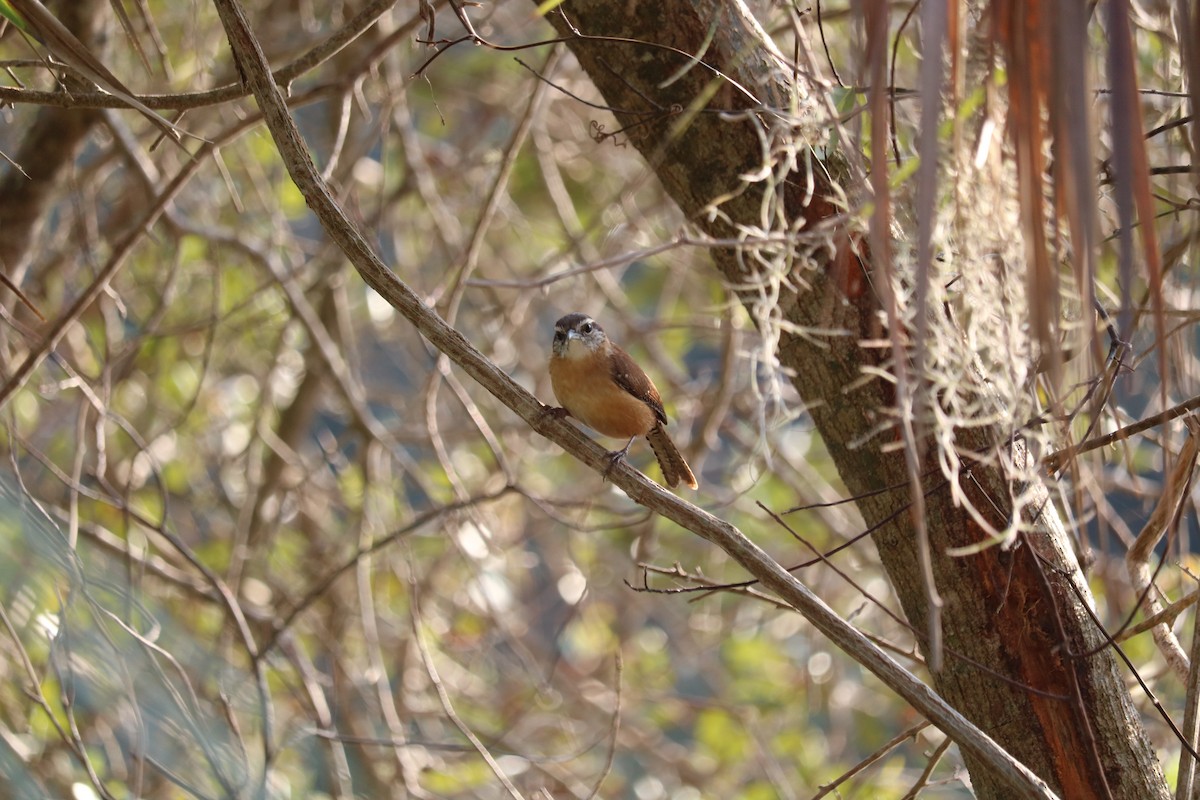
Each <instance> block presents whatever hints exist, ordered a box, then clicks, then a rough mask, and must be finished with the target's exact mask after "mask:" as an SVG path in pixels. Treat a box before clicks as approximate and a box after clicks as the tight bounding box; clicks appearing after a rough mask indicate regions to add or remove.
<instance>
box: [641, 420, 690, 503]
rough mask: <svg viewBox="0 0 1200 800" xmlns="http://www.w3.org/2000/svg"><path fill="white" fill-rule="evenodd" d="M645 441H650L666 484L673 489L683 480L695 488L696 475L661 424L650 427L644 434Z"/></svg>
mask: <svg viewBox="0 0 1200 800" xmlns="http://www.w3.org/2000/svg"><path fill="white" fill-rule="evenodd" d="M646 441H648V442H650V447H651V449H653V450H654V457H655V458H657V459H658V466H659V467H661V468H662V474H663V480H664V481H666V483H667V486H670V487H671V488H672V489H674V488H675V487H676V486H678V485H679V482H680V481H683V482H684V483H686V484H687V485H688V486H690V487H691V488H693V489H695V488H696V476H695V475H693V474H692V468H691V467H689V466H688V465H687V462H686V461H684V460H683V455H682V454H681V453H680V452H679V448H678V447H676V446H675V443H674V442H672V441H671V437H670V436H667V432H666V431H665V430H663V427H662V426H661V425H655V426H654V427H653V428H651V429H650V432H649V433H648V434H646Z"/></svg>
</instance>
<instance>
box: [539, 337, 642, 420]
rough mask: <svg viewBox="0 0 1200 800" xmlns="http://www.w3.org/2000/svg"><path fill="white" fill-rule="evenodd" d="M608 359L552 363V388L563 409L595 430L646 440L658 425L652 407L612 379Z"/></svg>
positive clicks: (561, 359) (561, 358) (559, 359)
mask: <svg viewBox="0 0 1200 800" xmlns="http://www.w3.org/2000/svg"><path fill="white" fill-rule="evenodd" d="M606 362H607V357H605V356H597V357H595V358H571V357H570V356H559V357H555V358H551V359H550V384H551V386H553V387H554V396H555V397H557V398H558V402H559V403H560V404H562V407H563V408H565V409H567V410H568V411H570V412H571V416H573V417H575V418H576V419H578V420H579V421H580V422H582V423H583V424H584V425H587V426H588V427H589V428H591V429H592V430H595V431H597V432H598V433H602V434H604V435H605V436H612V437H614V438H621V439H628V438H630V437H631V436H645V435H646V434H647V433H649V432H650V429H651V428H653V427H654V424H655V422H656V421H657V420H656V419H655V416H654V412H653V411H651V410H650V406H648V405H646V404H645V403H644V402H642V401H641V400H639V399H638V398H636V397H634V396H633V395H631V394H630V393H629V392H627V391H625V390H624V389H622V388H621V387H620V386H618V385H617V384H616V382H615V381H613V379H612V372H611V370H609V368H608V364H607V363H606Z"/></svg>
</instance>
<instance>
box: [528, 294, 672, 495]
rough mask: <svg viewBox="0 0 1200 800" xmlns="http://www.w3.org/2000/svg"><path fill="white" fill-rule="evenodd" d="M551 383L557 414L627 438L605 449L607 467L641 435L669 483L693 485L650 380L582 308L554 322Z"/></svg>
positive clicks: (609, 434)
mask: <svg viewBox="0 0 1200 800" xmlns="http://www.w3.org/2000/svg"><path fill="white" fill-rule="evenodd" d="M550 384H551V385H552V386H553V387H554V396H555V397H557V398H558V402H559V403H561V404H562V408H555V409H552V411H553V412H554V413H556V414H557V415H558V416H560V417H565V416H572V417H575V419H577V420H579V421H580V422H582V423H583V424H584V425H587V426H588V427H589V428H592V429H593V430H595V431H597V432H599V433H602V434H604V435H605V436H612V437H614V438H628V439H629V441H628V442H627V443H626V444H625V447H624V448H623V449H621V450H614V451H613V452H611V453H609V458H610V459H611V461H612V463H611V465H610V466H609V469H612V467H613V466H615V465H616V463H617V462H618V461H620V460H621V459H622V458H624V457H625V455H626V453H628V452H629V448H630V446H631V445H632V444H633V440H634V439H636V438H637V437H639V436H645V437H646V440H647V441H648V442H650V447H651V448H652V449H653V450H654V456H655V458H657V459H658V465H659V466H660V467H661V468H662V473H663V480H664V481H665V482H666V484H667V486H670V487H671V488H675V487H676V486H677V485H679V483H680V482H681V481H682V482H683V483H686V484H687V485H688V486H690V487H691V488H693V489H695V488H696V476H695V475H693V474H692V470H691V468H690V467H689V466H688V465H687V462H686V461H685V460H684V459H683V455H682V454H681V453H680V452H679V448H678V447H676V446H675V443H674V442H673V441H671V437H670V436H668V435H667V431H666V430H665V428H664V426H665V425H666V424H667V413H666V411H664V410H663V404H662V397H661V396H660V395H659V394H658V389H657V388H656V387H655V386H654V382H653V381H651V380H650V378H649V377H648V376H647V375H646V373H645V372H643V371H642V368H641V367H639V366H638V365H637V364H636V363H635V362H634V360H633V359H632V358H630V356H629V354H628V353H626V352H625V351H624V350H622V349H621V348H620V347H617V345H615V344H613V342H612V340H610V339H609V338H608V335H607V334H605V332H604V329H603V328H601V327H600V325H599V324H598V323H597V322H596V321H595V320H594V319H592V318H591V317H589V316H587V315H586V314H579V313H575V314H567V315H566V316H565V317H563V318H562V319H560V320H559V321H558V322H556V323H554V348H553V351H552V352H551V354H550Z"/></svg>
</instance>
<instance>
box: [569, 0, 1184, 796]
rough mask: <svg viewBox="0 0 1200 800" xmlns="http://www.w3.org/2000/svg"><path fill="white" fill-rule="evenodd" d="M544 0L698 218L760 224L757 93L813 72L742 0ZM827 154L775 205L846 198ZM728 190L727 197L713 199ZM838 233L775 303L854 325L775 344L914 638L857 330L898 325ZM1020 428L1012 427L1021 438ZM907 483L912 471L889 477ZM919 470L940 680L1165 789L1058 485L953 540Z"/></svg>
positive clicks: (1022, 745)
mask: <svg viewBox="0 0 1200 800" xmlns="http://www.w3.org/2000/svg"><path fill="white" fill-rule="evenodd" d="M564 14H565V19H564ZM548 18H549V20H550V21H551V22H552V23H553V24H554V25H555V26H556V28H557V29H558V31H559V32H560V34H561V35H563V36H564V37H570V38H569V40H568V45H569V46H570V48H571V49H572V51H573V52H574V53H575V55H576V57H577V58H578V60H579V61H580V63H581V64H582V65H583V68H584V69H585V70H586V71H587V73H588V75H589V76H590V77H591V79H592V81H593V82H594V84H595V85H596V87H597V88H598V89H599V91H600V92H601V94H603V96H604V98H605V101H606V103H607V104H608V105H609V106H610V107H611V108H612V109H614V110H615V114H616V118H617V128H618V131H616V132H614V135H615V136H618V137H620V139H621V140H626V139H627V140H628V141H630V142H632V143H633V144H634V145H635V146H636V147H637V148H638V150H639V151H641V153H642V155H643V156H644V157H645V158H646V159H647V161H648V162H649V163H650V165H651V166H652V168H653V169H654V170H655V171H656V173H657V175H658V177H659V180H660V181H661V182H662V184H663V186H664V187H665V188H666V190H667V191H668V193H669V194H670V195H671V197H672V198H674V200H675V202H676V203H678V204H679V206H680V208H681V209H682V210H683V212H684V213H685V214H686V215H687V216H688V218H689V219H690V220H691V221H692V222H693V223H694V224H695V225H697V226H699V227H700V228H702V229H703V230H704V231H705V232H707V233H708V234H709V235H711V236H713V237H715V238H730V237H736V236H737V233H738V226H747V227H755V226H761V225H762V224H763V223H762V219H763V217H764V208H768V206H767V205H764V203H766V202H769V201H771V198H769V197H767V196H766V195H765V192H766V191H767V190H766V189H765V184H764V183H750V184H747V183H745V182H744V181H743V179H742V176H743V175H746V174H749V173H756V172H758V171H759V170H760V169H762V168H763V167H764V165H763V152H764V151H763V142H764V137H765V140H767V141H769V140H770V136H771V129H775V128H778V127H779V126H781V125H784V124H785V123H784V121H783V119H782V116H781V115H779V114H776V113H773V112H772V111H768V110H764V107H769V108H771V109H784V110H786V109H789V108H793V106H792V104H791V103H790V102H789V100H790V98H792V97H793V93H794V94H795V95H796V96H799V97H801V98H803V97H805V96H806V95H807V94H808V93H809V92H811V91H818V90H819V87H812V86H805V85H793V84H792V81H793V77H794V74H793V71H792V70H790V69H789V68H787V67H786V66H785V63H784V62H783V61H782V60H781V58H780V57H779V54H778V52H777V51H776V50H775V48H774V45H773V44H772V43H771V42H770V41H769V39H768V38H767V36H766V35H765V33H764V32H763V31H762V29H761V28H760V27H759V26H758V25H757V23H756V22H755V21H754V20H753V18H752V17H751V16H750V14H749V13H748V11H747V10H746V9H745V8H744V7H743V6H742V5H741V3H740V2H739V1H738V0H660V1H659V2H652V3H650V2H646V3H623V2H608V0H568V2H566V3H564V4H563V5H562V6H561V12H560V11H555V12H552V13H550V14H549V15H548ZM567 20H569V21H570V23H569V24H568V22H567ZM571 26H574V28H575V29H577V30H578V32H579V33H581V34H582V37H575V36H574V35H573V34H574V31H573V30H572V27H571ZM591 37H614V38H622V39H626V40H634V41H624V42H618V41H614V40H613V39H601V38H591ZM710 38H711V41H708V40H709V39H710ZM691 54H703V56H702V60H703V64H694V65H690V68H689V60H690V59H691ZM681 73H682V74H681ZM796 74H797V75H799V74H801V73H796ZM800 79H801V80H802V78H800ZM801 107H803V106H801ZM713 110H721V111H725V112H729V113H724V114H720V113H713ZM738 112H741V113H738ZM795 130H796V133H795V134H794V135H796V136H800V135H802V134H801V133H800V129H799V128H798V127H797V128H796V129H795ZM598 146H607V143H601V144H599V145H598ZM814 152H820V151H814ZM824 159H825V160H824V162H823V163H819V164H818V163H817V162H816V156H815V155H814V156H813V164H814V165H815V166H818V167H820V168H819V169H814V170H813V171H812V172H811V174H809V173H806V172H804V171H803V170H804V169H805V162H804V161H803V160H801V161H800V166H799V167H798V168H797V169H794V170H793V171H792V172H791V174H790V175H788V176H787V180H786V182H779V184H778V185H779V187H780V188H779V189H778V192H779V196H778V198H777V202H778V203H779V204H780V206H781V210H782V212H783V213H784V214H785V216H786V218H787V219H788V220H791V221H799V220H804V221H805V224H804V226H803V229H802V230H804V231H811V230H813V229H814V228H815V226H818V225H819V224H821V223H822V222H824V221H826V220H828V218H830V217H831V216H832V215H833V214H834V213H835V212H837V211H838V210H839V209H838V208H837V207H836V206H835V205H834V202H833V201H834V199H835V195H834V193H833V188H832V187H833V181H835V180H836V181H837V182H839V183H840V184H841V185H842V186H843V187H844V188H845V189H846V191H847V194H850V195H851V196H853V194H854V192H856V191H860V190H861V188H862V187H858V186H850V185H848V184H849V178H848V177H847V176H848V172H849V171H848V170H847V169H846V168H845V167H844V166H843V164H842V162H841V161H840V158H839V156H838V154H837V153H825V155H824ZM772 166H773V167H775V168H776V169H777V168H778V167H777V166H776V165H772ZM829 176H832V177H829ZM813 189H815V191H813ZM810 192H811V194H810ZM723 197H724V198H727V199H726V200H724V201H723V202H721V203H720V206H719V208H720V211H721V212H722V213H721V214H718V215H713V214H708V213H705V212H706V209H707V208H708V207H709V205H710V204H711V203H713V202H714V201H715V200H717V199H718V198H723ZM826 224H828V223H826ZM835 242H836V246H835V247H833V248H827V249H825V250H821V249H814V250H813V251H812V252H811V253H804V254H801V255H803V256H804V258H797V259H796V261H795V263H797V264H802V263H805V262H806V260H807V264H808V267H802V266H801V267H797V268H796V270H797V272H798V277H799V278H800V279H799V280H796V281H791V282H785V283H784V284H782V286H783V291H782V293H781V295H780V296H779V298H778V311H779V312H780V313H781V316H782V318H783V319H785V320H787V321H789V322H791V323H794V325H795V326H797V327H798V328H800V329H804V330H809V331H811V330H815V329H820V330H843V331H849V332H850V333H851V335H840V336H828V337H826V338H825V339H824V341H823V343H822V344H823V346H816V345H814V344H813V342H812V337H811V335H810V336H809V337H804V338H802V337H799V336H796V335H794V334H791V333H789V332H788V331H786V330H785V331H784V332H783V335H782V338H781V340H780V343H779V348H778V355H779V358H780V360H781V362H782V364H783V365H784V366H785V367H787V368H789V369H791V370H793V371H794V374H795V375H796V376H797V378H796V379H795V380H794V385H795V387H796V389H797V390H798V391H799V392H800V394H801V396H802V397H803V399H804V403H805V405H806V407H807V408H808V409H809V410H810V414H811V416H812V419H813V422H814V424H815V425H816V427H817V429H818V430H819V431H820V433H821V436H822V438H823V440H824V442H825V444H826V446H827V448H828V450H829V453H830V454H831V456H832V458H833V460H834V462H835V463H836V465H837V468H838V470H839V472H840V475H841V478H842V480H843V481H844V483H845V485H846V486H847V487H848V489H849V490H850V491H851V492H852V493H853V494H854V495H855V496H857V497H860V498H861V499H860V500H859V501H858V507H859V508H860V510H861V512H862V515H863V517H864V518H865V519H866V522H867V524H868V526H871V527H872V528H874V527H875V526H876V525H881V526H882V527H880V528H879V529H878V530H877V531H876V532H875V534H874V540H875V543H876V546H877V548H878V550H879V553H880V557H881V558H882V561H883V564H884V566H885V568H886V569H887V571H888V574H889V576H890V578H891V581H892V583H893V585H894V587H895V591H896V593H897V595H898V597H899V598H900V601H901V603H902V605H903V608H904V612H905V614H906V615H907V617H908V620H909V621H910V623H911V624H912V626H913V627H914V629H916V630H917V631H918V634H917V635H918V638H919V639H921V637H922V634H923V632H924V631H925V629H926V621H927V611H928V608H927V602H928V599H927V598H928V595H927V589H926V586H925V583H924V581H923V580H922V577H921V575H922V571H921V569H920V564H919V561H918V550H917V546H916V543H917V534H916V532H915V528H914V526H913V523H912V520H911V516H910V514H908V513H907V511H906V509H907V507H908V504H909V503H910V500H911V493H910V492H909V491H908V489H907V480H908V478H907V471H906V468H905V459H904V454H903V451H902V450H901V449H900V448H898V447H890V448H887V450H886V451H884V450H882V449H881V446H880V445H881V443H883V440H884V439H888V438H889V436H890V435H874V436H872V435H871V432H872V431H875V430H878V428H879V423H880V419H881V413H886V410H888V409H891V408H893V407H894V405H895V398H894V396H893V394H892V391H891V384H890V383H887V382H884V381H880V380H870V381H865V380H863V375H864V370H866V369H868V368H877V369H879V368H886V366H887V362H888V361H889V359H890V354H889V353H888V352H886V350H884V349H882V348H865V347H862V346H860V342H861V341H862V340H865V339H880V338H886V336H887V331H886V330H884V329H882V327H881V323H880V322H879V320H880V319H881V316H880V305H879V302H880V301H879V298H878V296H877V295H876V294H875V293H874V291H873V290H872V288H871V285H872V284H871V281H870V273H871V269H872V265H871V264H870V263H869V255H867V254H866V251H865V249H863V248H862V247H861V246H858V247H855V246H854V245H852V243H851V240H850V238H849V237H848V236H847V235H846V234H844V233H843V234H841V235H840V236H839V237H838V238H836V240H835ZM712 252H713V254H714V256H713V257H714V261H715V264H716V267H717V268H718V269H719V270H720V271H721V273H722V274H723V276H724V277H725V279H726V280H727V281H728V282H729V284H730V285H731V286H734V287H744V289H743V290H742V291H741V292H740V296H741V299H742V301H743V302H744V303H746V304H747V306H752V305H753V304H754V303H756V302H760V296H759V294H758V293H757V292H756V291H755V287H756V286H757V285H758V284H759V283H761V282H762V280H763V277H762V276H761V275H758V274H756V273H754V272H752V271H750V270H749V268H748V267H747V265H746V264H747V262H746V261H744V260H742V259H739V258H738V254H737V253H736V252H735V251H734V250H732V249H729V250H713V251H712ZM813 259H815V260H816V268H815V269H813V268H811V266H812V264H813V261H812V260H813ZM789 285H790V286H792V287H806V288H805V289H804V290H803V291H795V290H794V289H788V288H787V287H788V286H789ZM957 434H958V438H957V441H958V442H959V444H960V446H961V447H963V448H964V449H974V450H977V451H979V452H988V451H992V450H994V449H995V448H999V447H1009V446H1010V445H1008V444H1006V442H1007V441H1008V432H1007V431H1006V430H1001V429H1000V428H999V427H997V428H990V429H989V428H973V429H970V430H962V431H959V432H957ZM894 441H895V440H894V438H893V439H892V440H891V441H888V442H886V443H888V444H893V443H894ZM864 442H865V444H863V443H864ZM856 443H857V444H856ZM1019 448H1020V443H1019V442H1018V443H1017V445H1015V449H1017V450H1018V452H1017V453H1016V455H1018V456H1019V455H1020V452H1019ZM931 452H932V451H931ZM964 475H966V476H967V477H964V478H963V479H962V481H961V483H962V485H961V486H960V487H958V488H959V490H960V491H961V492H962V493H963V494H964V495H965V496H967V497H968V498H969V499H970V500H971V501H972V502H973V503H974V506H975V507H976V508H979V509H993V510H994V515H995V518H994V519H993V520H991V522H992V524H993V525H994V526H995V527H997V528H1004V527H1006V526H1007V522H1008V519H1009V518H1010V517H1011V515H1012V514H1013V513H1014V512H1013V506H1012V503H1011V502H1010V501H1009V498H1010V487H1009V486H1008V478H1007V477H1006V476H1005V475H1004V474H1003V473H1002V472H1001V471H1000V470H999V469H997V468H994V467H990V466H977V467H975V468H974V469H973V470H972V471H970V472H969V473H967V471H965V470H964ZM896 486H902V487H905V488H902V489H900V490H898V491H887V490H888V489H889V488H890V487H896ZM924 489H925V491H927V492H928V494H927V497H926V504H927V511H926V524H927V526H928V535H929V539H930V544H931V549H932V553H933V575H934V578H935V581H936V586H937V590H938V592H939V593H940V595H941V597H942V598H943V600H944V603H945V605H944V609H943V616H942V630H943V635H944V645H945V653H946V655H945V658H944V664H943V668H942V669H941V670H940V671H938V672H935V673H933V674H932V680H933V684H934V686H935V688H936V689H937V690H938V691H939V692H940V693H941V694H942V695H943V696H945V697H946V698H947V699H948V700H949V701H950V702H951V703H953V704H954V705H955V706H956V707H957V708H959V709H960V710H961V711H962V712H963V713H964V714H965V715H966V716H967V717H969V718H970V719H971V720H972V721H974V722H975V723H976V724H977V725H979V726H980V727H981V728H982V729H983V730H984V731H986V732H987V733H988V734H990V735H991V736H992V737H993V738H995V739H996V740H997V741H998V742H999V743H1000V744H1001V745H1003V746H1004V747H1005V748H1006V749H1008V750H1009V752H1011V753H1012V754H1013V755H1015V756H1016V757H1017V758H1018V759H1020V760H1021V761H1022V762H1024V763H1025V764H1026V765H1028V766H1029V767H1030V768H1031V769H1033V770H1034V771H1035V772H1036V773H1037V774H1038V775H1040V776H1041V777H1042V778H1044V779H1045V780H1046V781H1047V782H1048V783H1049V784H1050V785H1051V786H1052V787H1053V788H1054V789H1055V791H1057V792H1058V793H1059V794H1060V795H1061V796H1062V797H1065V798H1087V797H1105V796H1111V797H1117V798H1133V797H1137V798H1152V797H1166V796H1167V788H1166V784H1165V781H1164V779H1163V777H1162V773H1161V770H1160V768H1159V765H1158V763H1157V760H1156V758H1155V755H1154V752H1153V750H1152V748H1151V746H1150V743H1149V741H1148V739H1147V737H1146V735H1145V732H1144V731H1143V729H1142V727H1141V724H1140V722H1139V719H1138V715H1137V712H1136V710H1135V708H1134V706H1133V703H1132V701H1131V698H1130V696H1129V694H1128V692H1127V691H1126V690H1125V687H1124V684H1123V682H1122V676H1121V674H1120V672H1119V671H1118V669H1117V664H1116V660H1115V658H1114V657H1113V655H1112V653H1111V650H1109V649H1107V648H1103V647H1102V645H1103V641H1104V640H1103V638H1102V636H1101V635H1100V633H1099V631H1098V630H1097V625H1096V623H1095V622H1094V621H1093V618H1092V616H1091V615H1090V613H1089V610H1088V607H1087V606H1088V604H1091V602H1092V601H1091V596H1090V593H1089V590H1088V588H1087V585H1086V582H1085V581H1084V578H1083V576H1082V574H1081V572H1080V569H1079V566H1078V564H1077V562H1076V559H1075V557H1074V555H1073V553H1072V549H1071V546H1070V542H1069V539H1068V538H1067V536H1066V534H1065V531H1064V530H1063V527H1062V525H1061V523H1060V521H1059V520H1058V518H1057V516H1056V511H1055V509H1054V507H1053V505H1052V504H1050V503H1049V502H1047V503H1046V504H1044V505H1043V506H1042V508H1041V514H1040V517H1039V518H1038V519H1037V520H1035V521H1031V522H1033V523H1035V532H1033V533H1026V534H1022V535H1021V536H1020V538H1019V540H1018V542H1017V544H1016V546H1014V547H1012V548H1007V549H1006V548H1001V547H998V546H997V547H989V548H986V549H984V550H983V551H982V552H981V553H979V554H977V555H972V556H966V557H950V556H948V555H946V552H947V550H948V549H949V548H955V547H961V546H964V545H974V544H977V543H979V542H981V541H983V540H984V539H985V538H986V534H985V532H984V531H983V530H982V529H981V528H980V527H979V526H978V525H977V524H976V522H975V521H974V520H973V519H972V518H971V517H970V515H969V514H968V513H967V512H965V511H964V510H963V508H962V507H959V506H956V505H955V503H954V502H953V501H952V494H951V492H950V490H949V487H948V486H946V485H945V484H944V482H943V481H942V478H941V476H940V473H938V472H937V471H936V470H935V471H934V476H933V477H931V478H929V479H928V480H927V484H926V485H925V487H924ZM888 520H891V521H890V522H889V521H888ZM1096 650H1099V652H1098V653H1095V654H1093V651H1096ZM967 761H968V767H969V768H970V771H971V777H972V781H973V784H974V787H975V790H976V792H977V793H978V795H979V797H981V798H1002V797H1006V796H1007V795H1006V794H1005V791H1004V789H1003V787H1002V785H1001V784H999V783H998V782H997V781H996V780H995V778H994V776H992V775H990V774H989V771H988V770H987V769H986V767H985V766H984V765H981V764H979V763H974V762H973V761H972V760H971V759H970V758H969V757H968V759H967Z"/></svg>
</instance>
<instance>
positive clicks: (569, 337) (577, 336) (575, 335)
mask: <svg viewBox="0 0 1200 800" xmlns="http://www.w3.org/2000/svg"><path fill="white" fill-rule="evenodd" d="M572 339H578V340H579V341H581V342H582V341H583V336H582V334H580V333H579V331H577V330H575V329H574V328H572V329H571V330H569V331H567V341H568V342H569V341H571V340H572Z"/></svg>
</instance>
